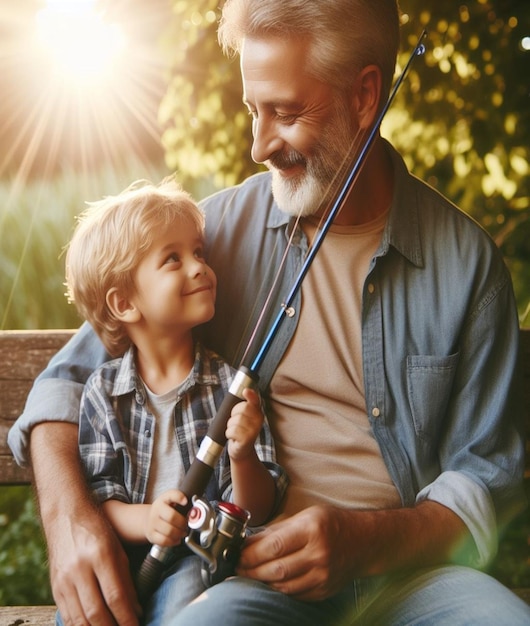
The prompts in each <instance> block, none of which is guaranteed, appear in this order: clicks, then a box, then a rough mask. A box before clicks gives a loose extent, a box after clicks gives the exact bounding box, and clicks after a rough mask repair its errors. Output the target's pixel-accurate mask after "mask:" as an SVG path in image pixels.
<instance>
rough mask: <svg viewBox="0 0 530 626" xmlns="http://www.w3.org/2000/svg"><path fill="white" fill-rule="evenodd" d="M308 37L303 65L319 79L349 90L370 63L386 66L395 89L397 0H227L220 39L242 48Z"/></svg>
mask: <svg viewBox="0 0 530 626" xmlns="http://www.w3.org/2000/svg"><path fill="white" fill-rule="evenodd" d="M270 36H277V37H282V38H289V37H307V36H309V37H310V38H311V41H312V47H311V55H310V58H308V59H300V63H301V65H302V64H304V67H305V69H307V70H309V71H310V72H311V73H312V74H313V75H314V76H315V78H317V79H319V80H321V81H322V82H325V83H328V84H331V85H332V86H333V87H335V88H337V89H339V90H344V89H348V88H349V87H350V86H351V85H352V84H353V82H354V80H355V77H356V76H357V74H358V72H359V71H360V70H361V69H362V68H363V67H366V66H367V65H372V64H373V65H377V66H378V67H379V68H380V69H381V74H382V81H383V96H387V95H388V93H389V92H390V88H391V85H392V79H393V76H394V71H395V66H396V56H397V52H398V48H399V8H398V3H397V0H311V1H308V0H227V2H226V3H225V5H224V7H223V13H222V17H221V22H220V25H219V42H220V44H221V46H222V48H223V50H224V51H225V53H227V54H229V55H230V54H235V53H240V52H241V46H242V43H243V40H244V39H245V38H247V37H248V38H252V39H259V38H261V37H270Z"/></svg>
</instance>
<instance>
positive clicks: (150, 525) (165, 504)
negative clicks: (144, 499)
mask: <svg viewBox="0 0 530 626" xmlns="http://www.w3.org/2000/svg"><path fill="white" fill-rule="evenodd" d="M187 502H188V499H187V498H186V496H185V495H184V494H183V493H182V491H179V490H178V489H169V490H168V491H165V492H164V493H163V494H162V495H160V496H159V497H158V498H157V499H156V500H155V501H154V502H153V504H152V505H151V507H150V509H149V515H148V518H147V527H146V530H145V536H146V537H147V539H148V541H149V543H153V544H156V545H158V546H165V547H169V546H176V545H177V544H179V543H180V541H181V539H182V537H185V536H186V535H187V534H188V520H187V518H186V516H184V515H182V514H181V513H179V512H178V511H177V510H176V509H175V508H174V506H175V504H181V505H182V506H185V505H186V504H187Z"/></svg>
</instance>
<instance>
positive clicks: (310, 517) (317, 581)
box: [237, 500, 470, 600]
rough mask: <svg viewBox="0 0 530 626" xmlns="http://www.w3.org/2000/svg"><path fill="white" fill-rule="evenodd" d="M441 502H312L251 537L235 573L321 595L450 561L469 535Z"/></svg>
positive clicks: (307, 596)
mask: <svg viewBox="0 0 530 626" xmlns="http://www.w3.org/2000/svg"><path fill="white" fill-rule="evenodd" d="M469 539H470V537H469V532H468V530H467V528H466V526H465V525H464V523H463V522H462V520H461V519H460V518H459V517H458V516H457V515H456V514H455V513H453V511H451V510H450V509H448V508H446V507H444V506H443V505H441V504H439V503H437V502H432V501H428V500H426V501H424V502H421V503H420V504H418V505H417V506H416V507H413V508H400V509H389V510H375V511H366V510H364V511H355V510H345V509H340V508H337V507H331V506H312V507H310V508H308V509H305V510H303V511H301V512H299V513H297V514H296V515H293V516H292V517H290V518H287V519H285V520H281V521H279V522H277V523H276V524H272V525H271V526H269V527H268V528H267V529H266V530H265V531H264V532H262V533H259V534H257V535H254V536H252V537H249V538H248V539H247V540H246V542H245V545H244V547H243V551H242V554H241V559H240V561H239V567H238V569H237V573H238V574H240V575H242V576H248V577H249V578H255V579H257V580H261V581H263V582H266V583H269V585H270V586H271V587H273V588H274V589H277V590H278V591H281V592H283V593H286V594H289V595H293V596H295V597H297V598H298V599H300V600H323V599H325V598H328V597H329V596H331V595H333V594H335V593H337V592H338V591H340V590H341V589H342V588H343V587H344V586H345V585H346V584H348V583H349V582H351V581H352V580H353V579H354V578H360V577H365V576H372V575H379V574H385V573H389V572H395V571H397V570H399V569H404V568H409V567H422V566H431V565H436V564H441V563H448V562H450V561H451V560H452V558H453V553H454V548H455V546H458V545H461V542H462V541H464V540H467V541H469Z"/></svg>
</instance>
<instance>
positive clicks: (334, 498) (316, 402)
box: [270, 214, 400, 515]
mask: <svg viewBox="0 0 530 626" xmlns="http://www.w3.org/2000/svg"><path fill="white" fill-rule="evenodd" d="M386 217H387V214H384V215H382V216H381V217H379V218H378V219H377V220H374V221H373V222H371V223H368V224H364V225H361V226H332V227H331V229H330V230H329V232H328V233H327V234H326V237H325V239H324V241H323V243H322V246H321V248H320V250H319V251H318V254H317V255H316V256H315V259H314V260H313V262H312V264H311V267H310V269H309V272H308V274H307V275H306V277H305V279H304V282H303V283H302V310H301V314H300V321H299V323H298V326H297V329H296V332H295V336H294V338H293V340H292V342H291V344H290V346H289V348H288V350H287V351H286V353H285V354H284V356H283V359H282V360H281V362H280V364H279V366H278V368H277V370H276V373H275V375H274V377H273V379H272V384H271V396H270V397H271V405H272V415H271V419H270V423H271V429H272V432H273V435H274V438H275V441H276V447H277V454H278V461H279V463H281V464H282V465H283V466H284V467H285V469H286V470H287V473H288V474H289V479H290V485H289V488H288V490H287V496H286V499H285V500H284V504H283V509H282V510H283V513H285V514H287V515H292V514H293V513H296V512H297V511H299V510H301V509H304V508H306V507H308V506H310V505H312V504H317V503H329V504H336V505H339V506H345V507H351V508H361V509H374V508H392V507H397V506H399V505H400V498H399V495H398V492H397V490H396V488H395V486H394V484H393V482H392V480H391V479H390V476H389V474H388V471H387V468H386V466H385V464H384V462H383V459H382V456H381V452H380V449H379V446H378V444H377V442H376V440H375V438H374V436H373V434H372V430H371V427H370V424H369V422H368V418H367V415H366V407H365V401H364V385H363V369H362V346H361V300H362V288H363V284H364V280H365V278H366V275H367V273H368V267H369V263H370V260H371V258H372V257H373V254H374V253H375V251H376V249H377V247H378V245H379V241H380V239H381V234H382V231H383V228H384V225H385V222H386ZM304 230H305V232H306V234H307V235H308V236H309V239H310V240H311V239H312V237H313V236H314V233H315V226H312V225H311V224H310V223H307V222H306V223H305V224H304Z"/></svg>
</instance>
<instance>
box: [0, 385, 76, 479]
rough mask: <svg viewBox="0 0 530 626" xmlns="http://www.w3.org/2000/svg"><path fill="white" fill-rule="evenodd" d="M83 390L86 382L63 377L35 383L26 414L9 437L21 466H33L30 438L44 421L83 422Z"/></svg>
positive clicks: (25, 409)
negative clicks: (30, 462) (36, 427)
mask: <svg viewBox="0 0 530 626" xmlns="http://www.w3.org/2000/svg"><path fill="white" fill-rule="evenodd" d="M83 389H84V385H83V384H82V383H76V382H74V381H72V380H64V379H59V378H44V379H42V380H39V381H37V382H36V383H35V385H34V386H33V388H32V389H31V391H30V393H29V395H28V399H27V401H26V406H25V407H24V412H23V413H22V415H21V416H20V417H19V418H18V419H17V421H16V422H15V423H14V424H13V426H12V427H11V429H10V430H9V433H8V435H7V443H8V445H9V447H10V448H11V452H12V453H13V456H14V457H15V461H16V462H17V463H18V464H19V465H21V466H22V467H26V466H27V465H29V437H30V433H31V429H32V428H33V427H34V426H36V425H37V424H41V423H42V422H69V423H71V424H77V423H78V422H79V406H80V404H81V396H82V394H83Z"/></svg>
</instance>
